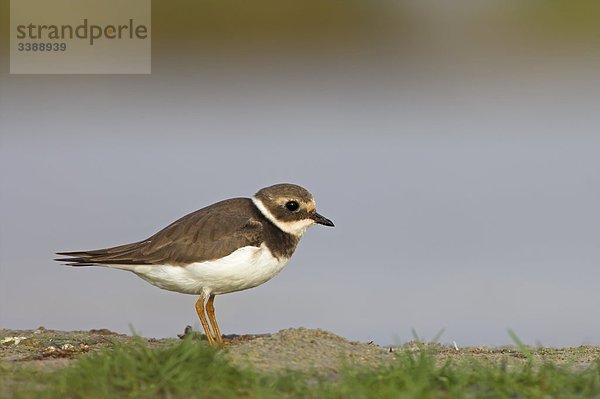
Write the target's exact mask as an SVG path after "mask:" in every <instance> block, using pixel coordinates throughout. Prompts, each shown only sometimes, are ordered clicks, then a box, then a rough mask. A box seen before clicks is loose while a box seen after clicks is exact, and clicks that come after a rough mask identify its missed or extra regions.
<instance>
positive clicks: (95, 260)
mask: <svg viewBox="0 0 600 399" xmlns="http://www.w3.org/2000/svg"><path fill="white" fill-rule="evenodd" d="M315 223H317V224H322V225H325V226H333V222H332V221H331V220H329V219H327V218H326V217H324V216H321V215H320V214H318V213H317V211H316V206H315V201H314V199H313V196H312V194H311V193H309V192H308V191H307V190H306V189H304V188H302V187H300V186H297V185H294V184H276V185H273V186H270V187H266V188H263V189H261V190H259V191H258V192H257V193H256V194H255V195H254V197H252V198H232V199H227V200H224V201H220V202H217V203H215V204H212V205H210V206H207V207H206V208H202V209H200V210H198V211H195V212H192V213H190V214H188V215H186V216H184V217H182V218H181V219H179V220H177V221H175V222H173V223H172V224H170V225H169V226H167V227H165V228H164V229H162V230H161V231H159V232H158V233H156V234H154V235H153V236H151V237H150V238H148V239H146V240H143V241H138V242H134V243H132V244H125V245H120V246H117V247H111V248H105V249H97V250H91V251H75V252H57V254H58V255H61V256H67V257H66V258H59V259H55V260H57V261H59V262H65V264H67V265H69V266H105V267H110V268H114V269H122V270H128V271H131V272H133V273H135V274H137V275H138V276H140V277H141V278H143V279H144V280H146V281H148V282H149V283H150V284H153V285H155V286H157V287H159V288H162V289H165V290H170V291H176V292H181V293H185V294H194V295H200V298H199V299H198V300H197V302H196V312H197V313H198V317H199V318H200V322H201V323H202V327H203V329H204V332H205V333H206V337H207V339H208V342H209V343H210V344H211V345H214V344H215V341H216V342H218V343H219V344H221V343H222V342H223V341H222V337H221V332H220V330H219V326H218V325H217V320H216V318H215V308H214V300H215V296H216V295H221V294H227V293H229V292H235V291H241V290H246V289H248V288H253V287H256V286H258V285H261V284H263V283H265V282H267V281H269V280H270V279H271V278H273V277H274V276H275V275H277V274H278V273H279V272H280V271H281V270H282V269H283V268H284V267H285V265H286V264H287V263H288V261H289V260H290V257H291V256H292V254H293V253H294V250H295V249H296V246H297V245H298V241H299V240H300V238H301V237H302V235H303V234H304V232H305V231H306V229H307V228H308V227H310V226H311V225H313V224H315ZM205 310H206V313H205ZM206 316H208V320H207V317H206ZM209 322H210V326H212V332H211V329H210V326H209Z"/></svg>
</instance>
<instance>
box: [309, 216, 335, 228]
mask: <svg viewBox="0 0 600 399" xmlns="http://www.w3.org/2000/svg"><path fill="white" fill-rule="evenodd" d="M312 219H313V220H314V221H315V223H318V224H322V225H323V226H330V227H333V226H334V224H333V222H332V221H331V220H329V219H327V218H326V217H325V216H321V215H319V214H318V213H317V212H315V213H313V214H312Z"/></svg>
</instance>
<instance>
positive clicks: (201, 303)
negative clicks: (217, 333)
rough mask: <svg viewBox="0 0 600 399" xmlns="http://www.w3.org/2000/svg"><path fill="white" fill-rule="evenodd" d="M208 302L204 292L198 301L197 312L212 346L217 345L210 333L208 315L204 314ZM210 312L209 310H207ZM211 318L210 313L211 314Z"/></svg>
mask: <svg viewBox="0 0 600 399" xmlns="http://www.w3.org/2000/svg"><path fill="white" fill-rule="evenodd" d="M205 300H206V295H204V292H203V293H202V294H200V298H199V299H198V300H197V301H196V312H197V313H198V317H199V318H200V323H202V328H204V333H205V334H206V339H208V343H209V344H210V346H214V345H215V338H214V337H213V335H212V332H211V331H210V326H209V325H208V321H206V315H205V314H204V301H205ZM207 310H208V309H207ZM209 317H210V313H209Z"/></svg>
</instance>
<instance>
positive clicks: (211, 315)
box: [206, 295, 223, 345]
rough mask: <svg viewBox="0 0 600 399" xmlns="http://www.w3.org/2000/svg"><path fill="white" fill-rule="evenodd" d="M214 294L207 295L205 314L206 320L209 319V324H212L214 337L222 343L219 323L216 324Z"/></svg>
mask: <svg viewBox="0 0 600 399" xmlns="http://www.w3.org/2000/svg"><path fill="white" fill-rule="evenodd" d="M214 302H215V296H214V295H210V296H209V297H208V302H206V314H207V315H208V320H210V324H212V327H213V330H214V332H215V338H217V342H218V343H219V344H220V345H222V344H223V337H221V331H219V325H218V324H217V318H216V317H215V305H214Z"/></svg>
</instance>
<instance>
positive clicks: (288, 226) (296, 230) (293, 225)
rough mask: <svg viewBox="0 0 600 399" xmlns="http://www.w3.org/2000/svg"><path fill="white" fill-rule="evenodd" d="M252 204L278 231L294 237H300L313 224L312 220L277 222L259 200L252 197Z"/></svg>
mask: <svg viewBox="0 0 600 399" xmlns="http://www.w3.org/2000/svg"><path fill="white" fill-rule="evenodd" d="M252 202H254V205H256V207H257V208H258V210H259V211H260V212H261V213H262V214H263V215H264V216H265V217H266V218H267V219H269V220H270V221H271V222H273V224H274V225H275V226H277V227H279V229H280V230H282V231H284V232H286V233H288V234H291V235H294V236H296V237H302V235H303V234H304V232H305V231H306V229H308V227H309V226H311V225H313V224H315V221H314V220H312V219H302V220H294V221H291V222H282V221H281V220H277V218H276V217H275V215H273V214H272V213H271V211H269V210H268V209H267V207H266V206H265V204H263V202H262V201H261V200H259V199H258V198H256V197H252Z"/></svg>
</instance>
